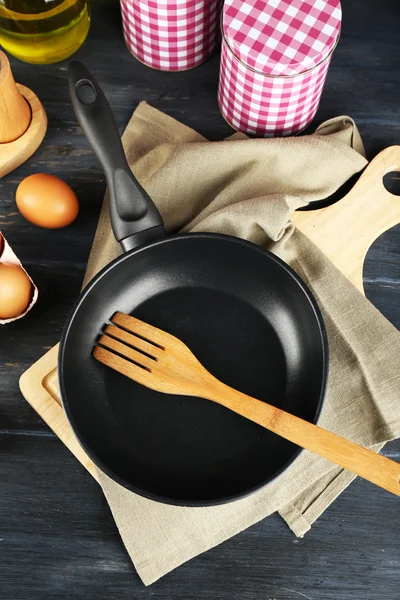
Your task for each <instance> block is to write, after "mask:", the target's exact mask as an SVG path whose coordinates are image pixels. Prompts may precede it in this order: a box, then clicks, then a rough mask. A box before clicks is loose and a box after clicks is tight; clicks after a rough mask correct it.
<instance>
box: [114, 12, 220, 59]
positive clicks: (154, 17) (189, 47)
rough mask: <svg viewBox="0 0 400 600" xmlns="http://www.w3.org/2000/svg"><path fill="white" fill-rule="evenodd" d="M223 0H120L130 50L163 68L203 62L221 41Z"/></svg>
mask: <svg viewBox="0 0 400 600" xmlns="http://www.w3.org/2000/svg"><path fill="white" fill-rule="evenodd" d="M222 2H223V0H120V3H121V13H122V26H123V31H124V37H125V43H126V45H127V47H128V50H130V52H131V53H132V54H133V55H134V56H135V57H136V58H137V59H138V60H140V61H141V62H143V63H144V64H145V65H148V66H149V67H152V68H153V69H159V70H161V71H186V70H187V69H192V68H193V67H197V66H198V65H200V64H201V63H203V62H204V61H205V60H207V58H209V57H210V56H211V54H213V52H214V51H215V49H216V47H217V45H218V43H219V41H220V27H219V21H220V14H221V6H222Z"/></svg>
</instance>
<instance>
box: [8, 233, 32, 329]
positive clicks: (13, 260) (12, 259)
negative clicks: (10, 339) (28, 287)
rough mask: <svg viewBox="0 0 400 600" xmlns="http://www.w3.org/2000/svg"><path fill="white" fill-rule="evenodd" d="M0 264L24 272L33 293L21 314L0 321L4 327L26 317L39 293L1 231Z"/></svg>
mask: <svg viewBox="0 0 400 600" xmlns="http://www.w3.org/2000/svg"><path fill="white" fill-rule="evenodd" d="M0 263H11V264H13V265H18V266H19V267H21V269H22V270H23V271H25V273H26V275H27V276H28V278H29V280H30V282H31V283H32V291H33V293H32V299H31V301H30V303H29V305H28V306H27V308H26V309H25V310H24V312H23V313H21V314H20V315H18V317H13V318H12V319H0V325H5V324H6V323H11V322H12V321H16V320H17V319H21V318H22V317H24V316H25V315H26V313H27V312H29V311H30V310H31V308H32V306H33V305H34V304H35V303H36V301H37V299H38V296H39V292H38V289H37V287H36V285H35V284H34V282H33V281H32V278H31V277H29V273H27V272H26V270H25V269H24V267H23V266H22V263H21V261H20V260H19V259H18V257H17V256H16V254H15V252H13V250H12V248H11V246H10V244H9V243H8V242H7V240H6V238H5V237H4V235H2V233H1V231H0Z"/></svg>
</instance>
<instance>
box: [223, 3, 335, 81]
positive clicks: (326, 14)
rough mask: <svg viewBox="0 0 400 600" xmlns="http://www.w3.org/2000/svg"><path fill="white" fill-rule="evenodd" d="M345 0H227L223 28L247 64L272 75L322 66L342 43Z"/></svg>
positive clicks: (235, 49)
mask: <svg viewBox="0 0 400 600" xmlns="http://www.w3.org/2000/svg"><path fill="white" fill-rule="evenodd" d="M341 19H342V9H341V6H340V0H225V4H224V8H223V13H222V31H223V35H224V37H225V41H226V42H227V44H228V46H229V47H230V48H231V50H232V51H233V53H234V54H235V55H236V57H237V58H238V59H239V60H241V61H242V62H243V63H245V64H246V65H248V66H249V67H252V68H253V69H256V70H257V71H261V72H262V73H265V74H267V75H276V76H288V75H289V76H290V75H297V74H298V73H303V72H304V71H308V70H309V69H312V68H313V67H316V66H317V65H318V64H319V63H320V62H321V61H323V60H324V59H325V58H327V57H328V56H329V54H330V53H331V52H332V51H333V49H334V47H335V44H336V42H337V39H338V36H339V33H340V27H341Z"/></svg>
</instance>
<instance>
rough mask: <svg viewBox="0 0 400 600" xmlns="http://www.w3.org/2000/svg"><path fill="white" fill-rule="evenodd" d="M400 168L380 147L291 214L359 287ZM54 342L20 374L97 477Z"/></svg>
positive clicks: (390, 222) (397, 204) (34, 400)
mask: <svg viewBox="0 0 400 600" xmlns="http://www.w3.org/2000/svg"><path fill="white" fill-rule="evenodd" d="M392 171H400V146H392V147H390V148H386V150H383V151H382V152H381V153H380V154H378V156H377V157H376V158H375V159H374V160H373V161H372V162H371V163H370V164H369V165H368V167H367V168H366V170H365V171H364V173H363V174H362V176H361V177H360V179H359V180H358V182H357V183H356V184H355V186H354V187H353V188H352V190H351V191H350V193H349V194H348V195H347V196H345V197H344V198H343V199H342V200H340V201H338V202H337V203H336V204H333V205H332V206H329V207H327V208H322V209H319V210H314V211H301V212H296V213H294V214H293V216H292V220H293V222H294V223H295V225H296V227H297V228H298V229H300V231H302V232H303V233H305V234H306V235H307V236H308V237H309V238H310V239H311V240H312V241H313V242H314V243H315V244H316V245H317V246H318V247H319V248H320V249H321V250H322V251H323V252H324V253H325V254H326V255H327V256H328V258H330V260H331V261H332V262H333V263H334V265H336V267H337V268H338V269H339V270H340V271H342V273H344V275H346V277H347V278H348V279H349V280H350V281H351V282H352V283H353V284H354V285H355V286H356V287H357V288H358V289H359V290H360V291H361V292H363V283H362V272H363V264H364V259H365V256H366V254H367V251H368V248H369V247H370V245H371V244H372V242H373V241H374V240H375V239H376V238H377V237H379V236H380V235H381V234H382V233H383V232H384V231H387V230H388V229H390V227H393V226H394V225H397V223H399V222H400V197H397V196H394V195H393V194H391V193H389V192H388V191H387V190H386V189H385V187H384V185H383V177H384V176H385V175H386V174H387V173H390V172H392ZM57 354H58V344H57V346H55V347H54V348H52V349H51V350H50V351H49V352H47V354H45V355H44V356H43V357H42V358H41V359H40V360H38V361H37V362H36V363H35V364H34V365H32V366H31V367H30V368H29V369H28V370H27V371H25V373H23V375H22V376H21V378H20V388H21V392H22V394H23V395H24V397H25V399H26V400H27V401H28V402H29V404H30V405H31V406H32V407H33V408H34V409H35V410H36V412H37V413H38V414H39V415H40V416H41V417H42V419H43V420H44V421H45V422H46V423H47V424H48V425H49V427H50V428H51V429H52V430H53V431H54V433H55V434H56V435H57V436H58V437H59V438H60V440H61V441H62V442H64V444H65V445H66V446H67V448H69V450H71V452H72V453H73V454H74V455H75V456H76V458H77V459H78V460H79V461H80V462H81V463H82V464H83V466H84V467H85V468H86V469H87V470H88V471H89V472H90V473H91V475H93V477H94V478H95V479H96V480H97V473H96V468H95V466H94V464H93V463H92V461H91V460H90V458H89V457H88V456H87V454H86V453H85V452H84V450H83V449H82V447H81V446H80V444H79V443H78V441H77V440H76V438H75V436H74V434H73V432H72V429H71V427H70V426H69V423H68V421H67V418H66V417H65V415H64V411H63V409H62V404H61V397H60V391H59V387H58V379H57Z"/></svg>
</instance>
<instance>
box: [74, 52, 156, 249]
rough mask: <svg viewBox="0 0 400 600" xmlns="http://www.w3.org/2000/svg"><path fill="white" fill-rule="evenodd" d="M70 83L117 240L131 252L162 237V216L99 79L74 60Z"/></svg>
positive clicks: (79, 119)
mask: <svg viewBox="0 0 400 600" xmlns="http://www.w3.org/2000/svg"><path fill="white" fill-rule="evenodd" d="M68 84H69V92H70V95H71V100H72V105H73V107H74V110H75V114H76V117H77V119H78V122H79V125H80V126H81V128H82V131H83V133H84V134H85V136H86V139H87V140H88V142H89V144H90V146H91V147H92V150H93V151H94V153H95V154H96V156H97V158H98V159H99V161H100V163H101V165H102V167H103V169H104V173H105V175H106V180H107V185H108V189H109V194H110V216H111V225H112V228H113V232H114V235H115V238H116V240H117V241H118V242H119V243H120V244H121V246H122V249H123V250H124V251H127V250H131V249H132V248H135V247H136V246H139V245H142V244H143V243H146V242H147V241H151V240H153V239H155V238H158V237H162V236H163V235H164V234H165V232H164V227H163V222H162V219H161V216H160V214H159V212H158V210H157V208H156V206H155V205H154V204H153V201H152V200H151V198H150V196H149V195H148V194H147V193H146V192H145V190H144V189H143V188H142V186H141V185H140V183H139V182H138V181H137V179H136V177H135V176H134V175H133V173H132V171H131V169H130V167H129V165H128V162H127V160H126V157H125V153H124V149H123V147H122V142H121V138H120V136H119V132H118V128H117V125H116V122H115V119H114V116H113V113H112V111H111V108H110V105H109V103H108V101H107V98H106V97H105V95H104V93H103V91H102V89H101V88H100V86H99V84H98V83H97V81H96V79H95V78H94V77H93V75H92V74H91V73H90V71H88V69H87V68H86V67H85V66H84V65H83V64H82V63H80V62H77V61H73V62H72V63H71V64H70V65H69V69H68Z"/></svg>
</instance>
